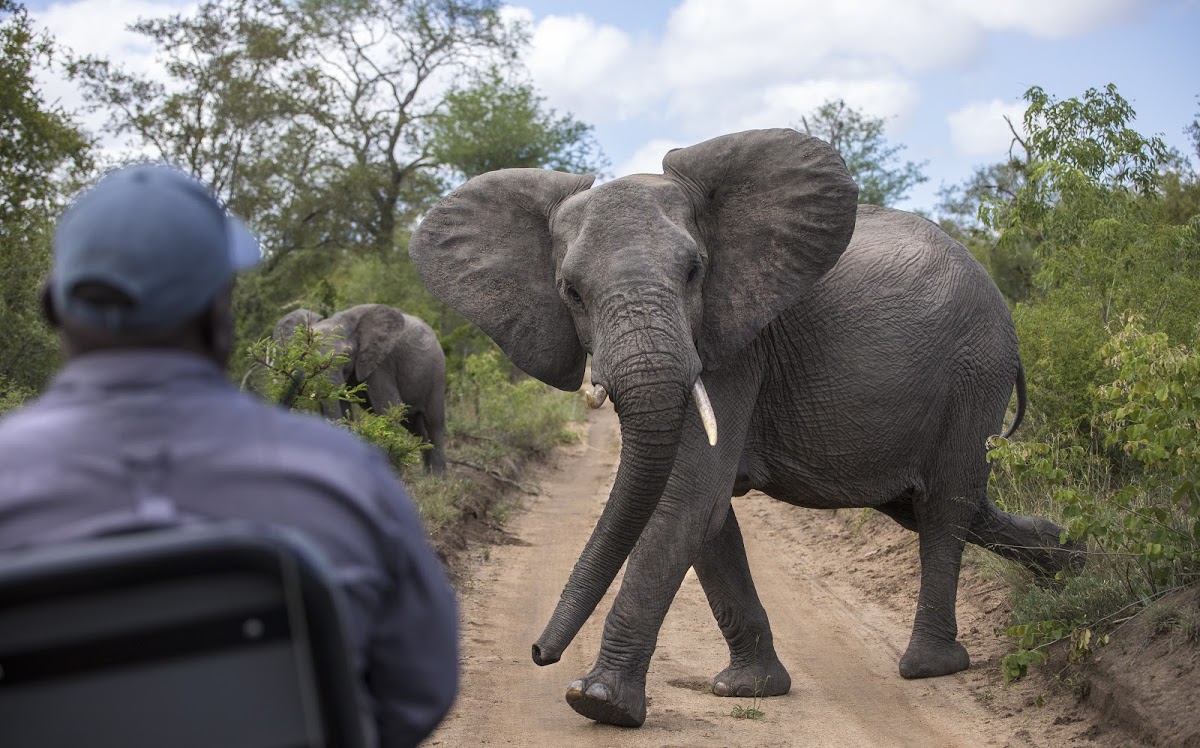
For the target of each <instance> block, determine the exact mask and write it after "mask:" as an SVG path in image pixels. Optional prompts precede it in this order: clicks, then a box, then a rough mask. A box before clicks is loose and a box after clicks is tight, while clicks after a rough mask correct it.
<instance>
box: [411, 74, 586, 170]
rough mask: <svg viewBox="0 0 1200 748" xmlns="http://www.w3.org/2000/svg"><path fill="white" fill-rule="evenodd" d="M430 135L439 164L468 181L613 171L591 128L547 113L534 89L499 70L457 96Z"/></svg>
mask: <svg viewBox="0 0 1200 748" xmlns="http://www.w3.org/2000/svg"><path fill="white" fill-rule="evenodd" d="M429 132H430V143H431V148H430V151H431V155H432V157H433V160H434V161H436V162H437V163H440V164H444V165H446V166H448V167H451V168H452V169H454V170H455V171H457V172H459V173H460V174H461V175H462V176H463V177H465V178H470V177H473V176H476V175H478V174H483V173H484V172H487V171H493V170H495V169H501V168H514V167H535V168H537V167H544V168H550V169H556V170H558V171H569V172H572V173H575V174H588V173H593V174H595V173H601V172H603V171H604V169H606V168H607V166H608V162H607V159H605V158H604V155H603V154H602V153H601V152H600V148H599V146H598V145H597V143H596V140H595V137H594V136H593V133H592V127H591V125H588V124H585V123H583V122H580V121H579V120H576V119H575V118H574V117H572V116H571V115H570V114H564V115H562V116H559V115H558V113H557V112H555V111H554V110H553V109H545V99H544V98H543V97H542V96H540V95H539V94H538V93H537V91H536V90H534V88H533V86H532V85H530V84H529V83H526V82H522V81H512V80H509V79H507V78H506V77H505V76H504V75H503V73H502V71H501V70H499V69H498V68H496V67H492V68H490V69H488V70H487V71H486V72H485V73H483V74H482V75H480V76H478V77H477V78H475V79H474V80H472V81H471V82H470V84H469V85H467V86H463V87H458V88H455V89H454V90H453V91H451V92H450V93H449V95H447V96H446V99H445V101H444V102H443V106H442V108H441V109H440V110H439V111H437V112H435V113H434V114H433V116H431V117H430V119H429Z"/></svg>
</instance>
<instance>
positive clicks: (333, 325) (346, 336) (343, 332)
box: [274, 304, 446, 473]
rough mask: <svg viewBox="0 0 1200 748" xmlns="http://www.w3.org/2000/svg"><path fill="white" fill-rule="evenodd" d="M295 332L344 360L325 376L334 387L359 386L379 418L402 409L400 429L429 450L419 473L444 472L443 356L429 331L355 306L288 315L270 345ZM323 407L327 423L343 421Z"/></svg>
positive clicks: (381, 310) (390, 310)
mask: <svg viewBox="0 0 1200 748" xmlns="http://www.w3.org/2000/svg"><path fill="white" fill-rule="evenodd" d="M300 326H307V327H311V328H312V329H313V330H315V331H317V332H318V333H321V334H322V335H328V336H330V340H331V346H332V347H333V348H334V349H335V350H338V351H341V352H342V353H344V354H346V356H347V361H346V363H345V364H344V365H343V366H342V367H341V368H340V369H338V370H336V371H333V372H331V374H330V376H331V378H332V379H333V380H334V383H335V384H347V385H349V386H351V387H354V386H357V385H359V384H365V385H366V386H367V387H366V391H365V396H366V397H365V399H366V406H367V407H368V408H370V409H371V410H372V411H375V412H376V413H383V412H384V411H386V410H387V409H388V408H389V407H391V406H393V405H399V404H400V403H403V404H404V405H407V406H408V413H407V415H406V417H405V423H404V425H405V428H407V429H408V430H409V431H410V432H411V433H413V434H416V435H417V436H419V437H421V438H422V439H424V440H426V441H427V442H429V443H430V444H432V445H433V448H432V449H429V450H426V451H425V452H424V453H423V454H422V457H423V459H424V461H425V469H426V470H427V471H429V472H433V473H443V472H445V470H446V356H445V354H444V353H443V352H442V347H441V344H440V343H439V342H438V339H437V335H436V334H435V333H434V332H433V328H431V327H430V326H429V325H427V324H425V322H424V321H423V320H421V319H420V318H418V317H414V316H412V315H411V314H405V313H404V312H402V311H400V310H399V309H396V308H394V307H390V306H387V305H384V304H360V305H359V306H354V307H350V308H349V309H346V310H344V311H341V312H338V313H336V314H334V315H333V316H331V317H328V318H322V317H321V315H319V314H317V313H316V312H313V311H310V310H308V309H296V310H294V311H292V312H289V313H288V314H287V315H285V316H284V317H283V318H282V319H280V320H279V322H277V323H276V324H275V331H274V337H275V339H276V340H279V339H282V338H284V337H288V336H290V335H292V334H293V333H294V332H295V331H296V329H297V328H298V327H300ZM338 408H340V412H339V411H338V410H334V409H333V407H332V406H331V405H330V404H328V403H326V404H323V405H322V407H321V410H322V413H324V414H325V415H326V416H327V417H333V418H336V417H338V416H343V417H344V416H346V415H348V404H347V403H344V402H339V403H338Z"/></svg>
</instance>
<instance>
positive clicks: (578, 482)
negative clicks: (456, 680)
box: [426, 408, 1093, 748]
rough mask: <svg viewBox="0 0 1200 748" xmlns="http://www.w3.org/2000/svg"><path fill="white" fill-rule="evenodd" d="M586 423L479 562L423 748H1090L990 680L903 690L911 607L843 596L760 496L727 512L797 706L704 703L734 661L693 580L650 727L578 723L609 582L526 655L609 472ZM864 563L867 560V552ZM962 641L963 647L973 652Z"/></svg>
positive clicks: (798, 535) (652, 701) (677, 606)
mask: <svg viewBox="0 0 1200 748" xmlns="http://www.w3.org/2000/svg"><path fill="white" fill-rule="evenodd" d="M589 419H590V420H589V422H588V424H587V438H586V440H585V442H584V443H581V444H578V445H576V446H575V447H573V448H571V449H570V450H568V451H567V453H566V454H565V455H563V456H562V457H561V459H560V460H559V462H558V465H557V466H556V468H555V469H554V470H553V472H551V473H550V474H549V475H547V476H546V478H545V479H544V480H543V483H542V488H543V490H542V494H541V495H540V496H538V497H536V498H532V499H530V500H529V501H528V502H527V511H524V512H522V513H521V514H520V515H519V516H518V517H516V518H515V519H514V520H513V522H512V523H511V524H510V527H509V530H510V532H511V533H512V534H513V537H514V540H513V542H512V543H511V544H507V545H501V546H495V547H492V548H490V549H488V551H487V553H486V555H487V558H486V560H482V559H481V562H480V563H478V564H477V565H476V566H475V568H474V569H473V572H472V575H471V578H470V579H469V581H467V582H466V583H464V585H463V589H462V606H463V647H464V662H463V688H462V692H461V695H460V697H459V700H458V703H457V705H456V706H455V708H454V711H453V712H452V713H451V715H450V717H449V718H448V719H447V721H446V723H445V724H444V725H443V726H442V728H441V729H440V730H439V731H438V732H437V733H435V734H434V735H433V736H432V737H431V738H430V739H429V740H428V741H427V743H426V745H430V746H443V747H446V748H454V747H457V746H553V747H555V748H563V747H567V746H569V747H571V748H586V747H589V746H630V747H637V746H654V747H655V748H676V747H679V748H683V747H686V748H701V747H705V748H707V747H709V746H714V747H716V746H720V747H724V746H747V747H754V748H769V747H772V746H929V747H933V746H1026V745H1038V746H1040V745H1062V744H1064V743H1065V742H1068V741H1069V742H1071V743H1073V744H1076V745H1078V744H1081V743H1082V744H1089V745H1091V744H1093V743H1092V742H1091V741H1087V740H1082V741H1081V740H1079V739H1078V738H1077V737H1075V736H1071V737H1067V736H1065V735H1053V734H1052V733H1048V732H1046V731H1045V730H1042V729H1039V727H1038V725H1037V723H1045V724H1049V721H1048V720H1049V717H1048V715H1043V714H1037V715H1034V714H1026V715H1020V716H1018V717H1017V721H1016V722H1014V715H1013V713H1012V710H1011V709H1008V711H1007V713H1004V711H1005V710H1004V707H1003V706H1002V705H1001V707H1000V708H997V705H996V704H994V703H993V704H989V700H988V699H985V698H981V697H980V691H981V687H980V686H979V683H981V682H985V681H987V680H988V678H987V677H986V676H984V675H981V673H980V672H978V668H977V667H973V668H972V670H970V671H968V672H966V673H960V674H957V675H953V676H949V677H944V678H935V679H932V680H922V681H905V680H903V679H901V678H900V677H899V675H898V674H897V662H898V660H899V657H900V654H901V652H902V650H903V647H904V646H905V644H906V643H907V641H908V635H909V625H910V621H911V615H912V609H911V600H913V599H915V596H914V597H909V596H907V595H901V598H900V599H902V600H906V601H909V602H908V605H907V606H903V605H898V604H897V602H896V596H895V595H894V594H877V595H870V594H864V593H863V591H862V589H856V588H854V587H851V586H850V585H849V584H848V583H846V582H844V581H843V578H844V577H846V576H847V574H839V573H836V572H837V571H839V570H840V569H841V568H842V566H845V565H846V562H845V561H844V560H842V561H839V560H837V559H830V558H827V557H828V555H829V552H828V549H827V548H825V549H823V548H821V547H819V546H818V544H816V543H813V542H809V541H810V540H812V537H813V535H814V534H816V533H818V532H820V533H824V534H828V528H827V527H823V526H818V527H814V526H812V525H811V524H806V523H805V520H804V517H813V516H816V515H817V513H814V512H805V510H797V509H796V508H794V507H789V506H787V505H784V504H782V503H780V502H777V501H774V500H771V499H768V498H766V497H764V496H761V495H753V494H752V495H750V496H747V497H744V498H740V499H736V500H735V504H734V505H735V508H736V511H737V512H738V519H739V521H740V523H741V526H742V532H743V535H744V536H745V540H746V548H747V552H748V554H749V557H750V566H751V569H752V570H753V573H754V576H755V581H756V583H757V587H758V590H759V594H760V596H761V598H762V600H763V602H764V605H765V606H766V607H767V611H768V614H769V615H770V617H771V623H772V628H773V630H774V632H775V639H776V647H777V649H778V651H779V655H780V658H781V659H782V660H783V662H784V664H785V665H787V667H788V668H789V670H790V672H791V675H792V683H793V685H792V691H791V693H790V694H788V695H786V696H782V697H775V698H771V699H765V700H762V701H761V702H760V703H759V705H758V706H759V708H760V709H761V710H762V711H763V712H765V716H764V717H763V718H761V719H758V720H748V719H735V718H734V717H733V716H731V714H730V712H731V710H732V709H733V707H734V706H736V705H742V706H745V707H749V706H751V705H752V704H751V702H750V700H749V699H728V698H725V699H722V698H718V697H716V696H713V695H712V694H711V693H709V690H708V689H709V682H710V678H711V677H712V675H713V674H715V673H716V672H718V671H719V670H720V669H721V668H723V667H724V666H725V664H726V657H727V652H726V649H725V646H724V642H723V640H722V639H721V635H720V632H719V630H718V629H717V626H716V623H715V622H714V620H713V617H712V614H711V613H710V611H709V609H708V605H707V603H706V601H705V599H704V595H703V593H702V591H701V589H700V585H699V583H698V582H697V580H696V578H695V575H694V572H693V573H689V574H688V577H687V579H685V581H684V584H683V587H682V589H681V590H680V592H679V595H678V596H677V597H676V599H675V602H674V604H673V606H672V608H671V612H670V614H669V615H668V617H667V620H666V622H665V624H664V626H663V629H662V632H661V634H660V636H659V639H658V649H657V652H656V654H655V657H654V660H653V663H652V665H651V669H650V673H649V676H648V684H647V693H648V697H649V706H648V716H647V720H646V724H645V726H643V727H642V728H640V729H634V730H630V729H623V728H617V727H611V726H607V725H598V724H596V723H593V722H591V721H590V720H587V719H585V718H583V717H581V716H579V715H577V714H576V713H575V712H574V711H572V710H571V708H570V707H569V706H568V705H567V704H566V702H565V700H564V698H563V695H564V693H565V692H566V688H567V686H568V684H570V682H571V681H572V680H574V679H575V678H576V677H578V676H580V675H582V674H584V673H586V672H587V671H588V670H589V669H590V665H591V663H592V660H593V658H594V657H595V655H596V651H597V649H598V647H599V641H600V634H601V629H602V626H603V617H604V614H605V613H606V612H607V610H608V608H609V607H610V605H611V601H612V595H613V594H614V592H615V590H616V587H617V585H615V584H614V585H613V589H612V590H610V591H609V596H608V597H606V598H605V600H604V602H602V603H601V605H600V607H599V608H598V609H597V612H596V613H594V614H593V615H592V617H591V619H590V620H589V621H588V623H587V624H586V625H585V626H584V628H583V630H582V631H581V632H580V634H579V636H578V637H577V638H576V640H575V642H574V643H573V644H572V645H571V646H570V647H569V648H568V649H567V651H566V652H565V653H564V655H563V658H562V661H561V662H559V663H558V664H556V665H552V666H549V667H544V668H539V667H537V666H535V665H534V664H533V662H532V661H531V659H530V645H531V643H532V642H533V641H534V640H535V639H536V638H537V636H538V635H539V634H540V633H541V630H542V627H543V626H544V625H545V623H546V621H547V620H548V619H549V616H550V614H551V611H552V610H553V608H554V604H555V603H556V602H557V600H558V595H559V592H560V591H561V589H562V585H563V583H564V582H565V580H566V578H567V575H568V574H569V573H570V570H571V567H572V566H573V564H574V562H575V558H576V555H577V554H578V553H579V550H580V549H581V548H582V547H583V544H584V542H585V541H586V539H587V537H588V534H589V533H590V531H591V529H592V527H593V525H594V524H595V521H596V518H597V517H598V516H599V514H600V510H601V508H602V505H603V502H604V501H605V499H606V498H607V495H608V490H609V488H610V486H611V483H612V478H613V475H614V471H615V468H616V462H617V456H618V426H617V419H616V417H615V415H613V412H612V410H611V408H605V409H603V410H600V411H594V412H592V413H591V414H590V416H589ZM797 512H804V514H803V515H798V514H797ZM814 521H815V522H818V523H819V522H820V520H814ZM897 537H899V538H900V540H899V541H897V543H896V545H897V546H900V545H902V544H905V543H907V542H908V541H907V539H906V538H905V536H904V535H899V536H897ZM907 537H908V538H911V537H912V536H907ZM826 545H828V542H827V543H826ZM854 545H855V544H854V543H853V542H847V540H846V539H845V538H843V539H842V540H841V545H840V547H842V548H848V549H849V550H848V551H847V552H849V553H854V552H855V550H854ZM857 552H858V553H859V554H860V555H862V553H863V551H862V548H861V543H859V547H858V549H857ZM867 555H872V554H867ZM884 555H886V554H884ZM908 555H909V556H911V555H912V553H911V552H909V553H908ZM897 563H898V562H894V561H892V560H889V559H886V558H881V559H878V564H879V566H878V567H877V572H868V576H880V581H879V583H878V587H879V588H880V590H881V591H882V592H889V593H894V592H895V590H894V589H893V588H895V587H896V586H898V585H897V583H896V582H894V581H889V579H888V578H887V574H888V573H889V571H894V569H893V568H892V567H895V566H896V565H897ZM831 564H834V565H835V566H832V567H831V566H830V565H831ZM861 565H862V564H856V565H855V567H856V568H858V567H859V566H861ZM858 570H859V573H860V576H861V573H862V571H861V569H858ZM849 571H854V569H850V570H849ZM906 574H907V576H909V577H910V576H911V573H906ZM914 584H915V580H908V579H906V581H905V582H904V585H907V586H909V587H912V588H913V589H915V586H913V585H914ZM904 585H900V586H904ZM960 597H961V596H960ZM960 605H961V603H960ZM962 621H963V617H962V616H961V615H960V626H962V627H963V629H964V631H965V632H966V633H969V631H967V629H968V628H970V626H969V625H964V624H963V622H962ZM966 633H964V638H966ZM967 644H968V648H969V649H970V648H971V642H970V641H968V642H967ZM972 654H973V655H975V654H976V652H975V651H972ZM992 675H993V676H994V673H993V674H992ZM991 679H992V680H994V677H993V678H991ZM1016 711H1021V709H1019V708H1018V709H1017V710H1016ZM1018 728H1031V729H1018ZM1032 735H1037V736H1038V737H1037V738H1036V739H1035V738H1033V737H1032Z"/></svg>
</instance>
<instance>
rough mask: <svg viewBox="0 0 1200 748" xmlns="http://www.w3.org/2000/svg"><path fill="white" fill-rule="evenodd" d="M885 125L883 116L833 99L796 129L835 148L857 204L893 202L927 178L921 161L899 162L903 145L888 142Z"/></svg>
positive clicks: (802, 119)
mask: <svg viewBox="0 0 1200 748" xmlns="http://www.w3.org/2000/svg"><path fill="white" fill-rule="evenodd" d="M886 125H887V120H886V119H884V118H882V117H870V116H868V115H866V114H864V113H863V112H862V111H860V110H858V109H855V108H853V107H850V106H847V104H846V102H845V101H843V100H841V99H836V100H833V101H827V102H825V103H824V104H822V105H821V106H820V107H819V108H818V109H817V110H816V111H814V112H812V113H811V114H808V115H805V116H802V117H801V118H800V126H799V127H797V128H796V129H797V130H800V131H801V132H803V133H805V134H807V135H811V136H813V137H817V138H820V139H821V140H824V141H825V142H827V143H829V144H830V145H832V146H833V147H834V148H836V149H837V151H838V153H840V154H841V155H842V159H843V160H844V161H845V162H846V168H847V169H848V170H849V171H850V176H851V177H853V178H854V181H855V182H857V183H858V201H859V202H860V203H866V204H869V205H895V204H896V203H898V202H900V201H901V200H903V199H904V198H906V197H908V191H909V190H910V189H912V188H913V187H915V186H916V185H918V184H921V183H922V182H925V181H926V180H927V179H928V177H926V176H925V174H924V173H923V172H922V169H924V167H925V162H922V163H919V164H918V163H915V162H913V161H905V162H903V163H901V162H899V160H898V158H899V154H900V152H901V151H903V150H904V146H902V145H891V144H889V143H888V141H887V138H885V137H884V134H883V130H884V127H885V126H886Z"/></svg>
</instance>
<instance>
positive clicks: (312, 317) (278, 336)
mask: <svg viewBox="0 0 1200 748" xmlns="http://www.w3.org/2000/svg"><path fill="white" fill-rule="evenodd" d="M322 319H324V317H322V316H321V315H319V314H317V313H316V312H314V311H312V310H311V309H293V310H292V311H290V312H288V313H287V314H285V315H283V317H281V318H280V319H279V321H278V322H276V323H275V329H274V331H273V332H272V333H271V337H272V338H274V339H275V340H283V339H285V338H290V337H291V336H292V334H293V333H295V332H296V330H297V329H299V328H301V327H312V326H314V325H316V324H317V323H318V322H320V321H321V320H322Z"/></svg>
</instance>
